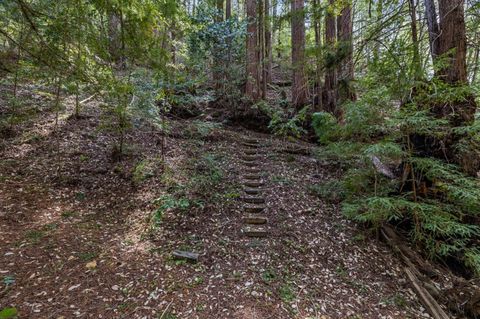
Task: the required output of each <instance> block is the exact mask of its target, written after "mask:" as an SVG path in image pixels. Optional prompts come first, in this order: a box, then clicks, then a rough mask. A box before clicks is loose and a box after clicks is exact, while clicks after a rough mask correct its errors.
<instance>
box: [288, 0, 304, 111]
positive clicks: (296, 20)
mask: <svg viewBox="0 0 480 319" xmlns="http://www.w3.org/2000/svg"><path fill="white" fill-rule="evenodd" d="M304 8H305V6H304V0H292V12H291V14H292V66H293V77H292V103H293V105H294V106H295V107H296V108H301V107H302V106H304V105H305V104H306V102H307V80H306V77H305V70H304V64H305V12H304Z"/></svg>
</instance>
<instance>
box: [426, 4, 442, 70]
mask: <svg viewBox="0 0 480 319" xmlns="http://www.w3.org/2000/svg"><path fill="white" fill-rule="evenodd" d="M425 16H426V17H427V25H428V38H429V43H430V54H431V55H432V59H433V61H434V62H435V61H436V59H437V56H438V51H439V41H438V37H439V35H440V28H439V26H438V20H437V10H436V8H435V0H425Z"/></svg>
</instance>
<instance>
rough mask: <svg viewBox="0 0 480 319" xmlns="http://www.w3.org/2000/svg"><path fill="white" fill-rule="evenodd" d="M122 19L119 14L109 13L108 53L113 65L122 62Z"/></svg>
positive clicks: (112, 11) (111, 11)
mask: <svg viewBox="0 0 480 319" xmlns="http://www.w3.org/2000/svg"><path fill="white" fill-rule="evenodd" d="M120 51H121V36H120V17H119V15H118V13H117V12H115V11H114V10H110V11H109V12H108V52H109V53H110V59H111V61H112V62H113V63H115V64H117V63H119V62H120V61H121V56H122V54H121V52H120Z"/></svg>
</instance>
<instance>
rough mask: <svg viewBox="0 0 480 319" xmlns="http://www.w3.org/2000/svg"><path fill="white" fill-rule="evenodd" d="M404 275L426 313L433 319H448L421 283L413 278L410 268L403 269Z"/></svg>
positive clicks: (415, 277)
mask: <svg viewBox="0 0 480 319" xmlns="http://www.w3.org/2000/svg"><path fill="white" fill-rule="evenodd" d="M404 270H405V273H406V274H407V277H408V279H409V280H410V283H411V284H412V286H413V288H414V289H415V291H416V293H417V296H418V297H419V298H420V301H421V302H422V304H423V305H424V306H425V308H426V309H427V311H428V313H429V314H430V315H431V316H432V317H433V318H434V319H449V317H448V316H447V314H446V313H445V311H443V309H442V307H440V305H439V304H438V303H437V301H436V300H435V299H434V298H433V297H432V296H431V295H430V293H429V292H428V291H427V290H426V289H425V288H424V287H423V286H422V283H421V282H420V281H419V280H418V278H417V276H415V274H414V271H413V270H412V269H411V268H405V269H404Z"/></svg>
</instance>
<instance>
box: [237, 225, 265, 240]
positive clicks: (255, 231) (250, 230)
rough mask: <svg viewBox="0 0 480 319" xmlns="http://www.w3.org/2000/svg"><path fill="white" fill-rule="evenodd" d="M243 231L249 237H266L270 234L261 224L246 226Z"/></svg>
mask: <svg viewBox="0 0 480 319" xmlns="http://www.w3.org/2000/svg"><path fill="white" fill-rule="evenodd" d="M242 231H243V233H244V234H245V235H247V236H248V237H266V236H267V235H268V232H267V230H266V229H265V228H264V227H259V226H245V227H244V228H243V230H242Z"/></svg>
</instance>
